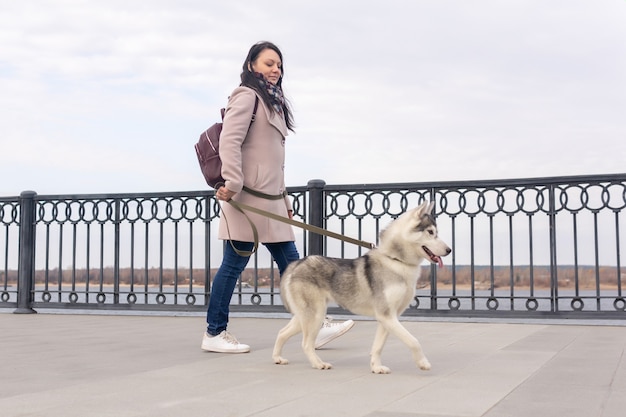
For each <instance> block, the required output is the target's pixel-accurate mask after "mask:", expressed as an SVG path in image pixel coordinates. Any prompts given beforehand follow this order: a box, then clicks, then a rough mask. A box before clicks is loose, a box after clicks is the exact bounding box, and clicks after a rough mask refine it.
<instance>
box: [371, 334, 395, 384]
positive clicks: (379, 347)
mask: <svg viewBox="0 0 626 417" xmlns="http://www.w3.org/2000/svg"><path fill="white" fill-rule="evenodd" d="M387 336H389V332H388V331H387V329H385V327H384V326H383V325H382V324H380V323H378V327H377V328H376V336H374V343H373V344H372V351H371V353H370V358H371V359H370V368H371V369H372V372H373V373H375V374H388V373H390V372H391V369H389V368H387V367H386V366H383V364H382V361H381V354H382V351H383V346H385V342H386V341H387Z"/></svg>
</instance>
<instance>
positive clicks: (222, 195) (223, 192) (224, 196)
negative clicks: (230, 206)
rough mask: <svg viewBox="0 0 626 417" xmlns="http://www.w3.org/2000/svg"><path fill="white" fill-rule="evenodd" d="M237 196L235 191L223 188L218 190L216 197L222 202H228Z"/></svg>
mask: <svg viewBox="0 0 626 417" xmlns="http://www.w3.org/2000/svg"><path fill="white" fill-rule="evenodd" d="M235 194H237V193H236V192H234V191H230V190H229V189H228V188H226V187H225V186H223V185H222V186H221V187H220V188H219V189H218V190H217V193H215V196H216V197H217V199H218V200H222V201H228V200H230V199H231V198H233V196H234V195H235Z"/></svg>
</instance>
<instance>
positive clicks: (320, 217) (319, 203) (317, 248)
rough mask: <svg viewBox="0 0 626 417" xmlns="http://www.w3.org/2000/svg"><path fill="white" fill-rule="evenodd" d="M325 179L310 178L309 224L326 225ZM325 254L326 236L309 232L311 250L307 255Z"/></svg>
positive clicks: (308, 186)
mask: <svg viewBox="0 0 626 417" xmlns="http://www.w3.org/2000/svg"><path fill="white" fill-rule="evenodd" d="M325 185H326V182H325V181H324V180H310V181H309V182H308V183H307V188H308V191H309V224H312V225H313V226H317V227H324V206H325V204H324V186H325ZM323 254H324V236H322V235H318V234H317V233H311V232H309V252H308V253H307V255H323Z"/></svg>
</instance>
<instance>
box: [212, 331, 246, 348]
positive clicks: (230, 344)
mask: <svg viewBox="0 0 626 417" xmlns="http://www.w3.org/2000/svg"><path fill="white" fill-rule="evenodd" d="M201 348H202V350H206V351H207V352H219V353H246V352H250V346H248V345H244V344H243V343H239V342H238V341H237V339H236V338H235V336H233V335H232V334H230V333H228V332H227V331H226V330H224V331H223V332H222V333H220V334H218V335H217V336H211V335H209V334H208V333H206V332H205V333H204V336H203V337H202V345H201Z"/></svg>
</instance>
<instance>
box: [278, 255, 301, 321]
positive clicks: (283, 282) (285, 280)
mask: <svg viewBox="0 0 626 417" xmlns="http://www.w3.org/2000/svg"><path fill="white" fill-rule="evenodd" d="M303 261H304V259H298V260H296V261H293V262H292V263H290V264H289V266H288V267H287V269H285V272H283V275H282V276H281V277H280V298H281V299H282V301H283V305H284V306H285V309H286V310H287V311H288V312H290V313H291V308H290V307H289V306H290V304H291V301H292V300H291V291H290V289H289V286H290V285H291V276H292V274H293V273H294V272H295V270H296V269H297V268H298V266H299V265H300V264H301V263H302V262H303Z"/></svg>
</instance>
